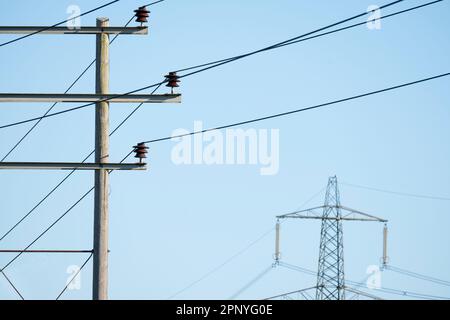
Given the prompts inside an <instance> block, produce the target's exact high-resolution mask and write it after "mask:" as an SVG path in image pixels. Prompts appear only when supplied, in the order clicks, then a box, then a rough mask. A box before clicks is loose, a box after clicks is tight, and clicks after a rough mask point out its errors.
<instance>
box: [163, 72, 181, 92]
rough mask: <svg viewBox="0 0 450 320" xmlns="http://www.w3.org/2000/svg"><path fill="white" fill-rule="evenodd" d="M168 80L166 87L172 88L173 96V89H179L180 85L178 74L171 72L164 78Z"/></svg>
mask: <svg viewBox="0 0 450 320" xmlns="http://www.w3.org/2000/svg"><path fill="white" fill-rule="evenodd" d="M164 77H165V78H166V82H167V84H166V87H169V88H171V93H172V94H173V88H177V87H179V85H178V83H179V82H180V80H179V77H178V75H177V73H176V72H169V74H166V75H165V76H164Z"/></svg>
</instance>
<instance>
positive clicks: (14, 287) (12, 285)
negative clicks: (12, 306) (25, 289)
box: [0, 270, 25, 300]
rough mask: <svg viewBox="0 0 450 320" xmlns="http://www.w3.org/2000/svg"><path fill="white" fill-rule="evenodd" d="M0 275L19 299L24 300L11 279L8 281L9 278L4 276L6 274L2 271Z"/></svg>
mask: <svg viewBox="0 0 450 320" xmlns="http://www.w3.org/2000/svg"><path fill="white" fill-rule="evenodd" d="M0 272H1V274H2V275H3V277H4V278H5V279H6V281H8V283H9V285H10V286H11V287H12V288H13V289H14V291H15V292H16V293H17V294H18V295H19V297H20V299H22V300H25V298H24V297H23V295H22V294H21V293H20V291H19V290H18V289H17V287H16V286H15V285H14V283H12V281H11V279H9V277H8V276H7V275H6V273H5V272H4V271H3V270H0Z"/></svg>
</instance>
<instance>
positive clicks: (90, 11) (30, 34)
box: [0, 0, 120, 47]
mask: <svg viewBox="0 0 450 320" xmlns="http://www.w3.org/2000/svg"><path fill="white" fill-rule="evenodd" d="M119 1H120V0H114V1H111V2H108V3H106V4H104V5H101V6H99V7H97V8H94V9H91V10H89V11H86V12H83V13H82V14H80V15H78V16H76V17H72V18H70V19H67V20H64V21H61V22H58V23H55V24H54V25H51V26H49V27H45V28H42V29H39V30H37V31H34V32H32V33H29V34H26V35H24V36H21V37H18V38H15V39H13V40H10V41H6V42H3V43H0V47H3V46H6V45H8V44H11V43H14V42H17V41H19V40H22V39H25V38H28V37H31V36H33V35H36V34H38V33H41V32H44V31H47V30H50V29H52V28H54V27H57V26H60V25H62V24H64V23H66V22H69V21H72V20H75V19H78V18H80V17H82V16H85V15H87V14H90V13H92V12H95V11H98V10H100V9H103V8H105V7H108V6H110V5H112V4H114V3H116V2H119Z"/></svg>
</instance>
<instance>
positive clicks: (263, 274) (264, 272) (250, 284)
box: [229, 264, 274, 300]
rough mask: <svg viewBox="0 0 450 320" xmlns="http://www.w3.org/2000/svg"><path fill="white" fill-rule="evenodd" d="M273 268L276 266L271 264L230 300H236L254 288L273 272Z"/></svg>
mask: <svg viewBox="0 0 450 320" xmlns="http://www.w3.org/2000/svg"><path fill="white" fill-rule="evenodd" d="M273 268H274V265H272V264H271V265H270V266H269V267H267V268H265V269H264V270H263V271H262V272H261V273H258V275H257V276H256V277H255V278H253V279H252V280H250V282H249V283H247V284H246V285H245V286H243V287H242V288H241V289H239V290H238V291H237V292H236V293H235V294H233V295H232V296H231V297H230V298H229V300H234V299H235V298H237V297H238V296H239V295H240V294H241V293H242V292H244V291H246V290H247V289H248V288H250V287H251V286H253V285H254V284H255V283H256V282H258V281H259V280H261V279H262V277H264V276H265V275H266V274H267V273H269V271H270V270H272V269H273Z"/></svg>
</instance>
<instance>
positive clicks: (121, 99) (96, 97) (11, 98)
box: [0, 93, 181, 103]
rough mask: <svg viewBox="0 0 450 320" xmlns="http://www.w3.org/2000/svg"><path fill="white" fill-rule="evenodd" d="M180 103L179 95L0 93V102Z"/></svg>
mask: <svg viewBox="0 0 450 320" xmlns="http://www.w3.org/2000/svg"><path fill="white" fill-rule="evenodd" d="M101 101H107V102H110V103H181V94H84V93H0V102H69V103H70V102H74V103H81V102H101Z"/></svg>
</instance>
